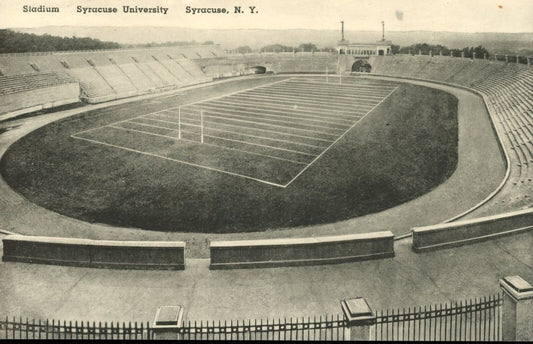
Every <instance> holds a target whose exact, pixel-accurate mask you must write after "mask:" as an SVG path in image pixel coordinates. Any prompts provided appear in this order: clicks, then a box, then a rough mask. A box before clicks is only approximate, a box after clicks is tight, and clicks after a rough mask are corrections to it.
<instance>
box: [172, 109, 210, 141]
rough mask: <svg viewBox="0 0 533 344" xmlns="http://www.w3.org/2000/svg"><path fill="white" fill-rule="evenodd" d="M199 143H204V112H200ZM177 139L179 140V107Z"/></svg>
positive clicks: (179, 112)
mask: <svg viewBox="0 0 533 344" xmlns="http://www.w3.org/2000/svg"><path fill="white" fill-rule="evenodd" d="M199 127H200V143H204V110H200V126H199ZM178 139H179V140H181V139H182V137H181V106H178Z"/></svg>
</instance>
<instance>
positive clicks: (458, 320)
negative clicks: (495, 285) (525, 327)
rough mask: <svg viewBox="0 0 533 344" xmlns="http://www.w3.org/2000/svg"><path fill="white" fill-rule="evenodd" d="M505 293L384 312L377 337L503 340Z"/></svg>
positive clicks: (375, 337) (378, 326)
mask: <svg viewBox="0 0 533 344" xmlns="http://www.w3.org/2000/svg"><path fill="white" fill-rule="evenodd" d="M501 306H502V295H501V294H495V295H492V296H489V297H488V298H487V297H483V298H478V299H474V300H466V301H461V302H453V303H451V304H447V303H446V304H444V305H442V304H440V305H434V306H429V308H428V307H427V306H424V307H414V308H412V309H411V308H408V309H405V308H403V309H396V310H387V311H385V312H384V311H381V312H379V313H378V314H377V319H376V326H375V328H374V339H376V340H410V341H422V340H423V341H426V340H428V341H432V340H438V341H463V340H468V341H501V340H502V331H501V319H502V317H501Z"/></svg>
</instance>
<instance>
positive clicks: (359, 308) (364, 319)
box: [341, 297, 376, 341]
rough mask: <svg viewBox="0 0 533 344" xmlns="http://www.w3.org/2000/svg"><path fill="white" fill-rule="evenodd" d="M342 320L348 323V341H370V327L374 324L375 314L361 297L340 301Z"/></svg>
mask: <svg viewBox="0 0 533 344" xmlns="http://www.w3.org/2000/svg"><path fill="white" fill-rule="evenodd" d="M341 308H342V312H343V313H344V318H345V319H346V320H347V321H348V331H349V332H350V333H349V337H348V339H349V340H352V341H353V340H357V341H360V340H370V332H371V331H370V329H371V326H375V324H376V314H375V313H374V312H373V311H372V309H371V308H370V306H369V305H368V303H367V302H366V300H365V299H364V298H363V297H356V298H353V299H344V300H342V301H341Z"/></svg>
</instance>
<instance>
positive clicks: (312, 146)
mask: <svg viewBox="0 0 533 344" xmlns="http://www.w3.org/2000/svg"><path fill="white" fill-rule="evenodd" d="M134 119H136V118H134ZM134 119H132V120H130V121H129V122H127V123H133V124H138V125H141V126H147V127H153V128H158V129H166V130H171V131H176V130H178V128H175V129H174V128H168V127H161V126H158V125H154V124H147V123H139V122H133V120H134ZM152 121H158V122H164V123H173V124H178V123H176V122H170V121H163V120H157V119H153V120H152ZM209 123H215V124H216V122H209ZM182 125H187V126H190V127H200V126H199V125H196V124H184V123H182ZM109 127H111V128H117V129H118V127H115V124H110V125H109ZM122 129H130V128H122ZM205 129H207V130H216V131H224V132H227V133H232V134H238V135H244V136H249V137H254V138H258V139H266V140H271V141H279V142H284V143H290V144H295V145H299V146H306V147H311V148H319V149H321V148H320V147H319V146H315V145H309V144H305V143H301V142H295V141H287V140H280V139H274V138H270V137H263V136H256V135H249V134H242V133H238V132H235V131H229V130H223V129H216V128H207V127H206V128H205ZM131 130H135V129H131ZM182 131H183V130H182ZM141 132H143V131H141ZM183 132H186V131H183ZM190 133H192V132H190ZM194 134H198V133H194ZM198 135H199V134H198ZM163 136H164V135H163ZM205 136H210V135H205ZM211 137H213V136H211ZM216 138H219V137H218V136H216ZM224 140H226V139H225V138H224ZM242 142H245V141H242ZM246 143H247V142H246ZM268 147H270V146H268ZM271 148H274V149H276V148H275V147H271ZM313 156H314V154H313Z"/></svg>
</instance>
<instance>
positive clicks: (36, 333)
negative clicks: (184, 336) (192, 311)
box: [0, 317, 152, 340]
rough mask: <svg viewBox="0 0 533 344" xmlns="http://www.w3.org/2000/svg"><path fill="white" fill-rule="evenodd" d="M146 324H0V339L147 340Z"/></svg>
mask: <svg viewBox="0 0 533 344" xmlns="http://www.w3.org/2000/svg"><path fill="white" fill-rule="evenodd" d="M151 337H152V336H151V329H150V324H149V323H145V324H144V323H137V322H135V323H133V324H132V323H131V322H129V323H127V324H126V323H124V322H123V323H122V324H120V323H118V322H116V323H114V322H111V323H109V324H108V323H107V322H104V323H102V322H98V323H97V322H94V321H93V322H92V323H91V322H89V321H86V322H83V321H81V322H79V323H78V321H75V322H72V321H69V322H66V321H63V322H61V321H56V320H51V321H50V320H46V321H41V320H39V321H35V319H32V320H31V321H29V320H28V318H26V319H25V320H23V319H22V318H19V319H15V318H13V319H12V320H10V319H8V317H6V318H5V320H4V319H2V320H0V339H132V340H134V339H139V340H140V339H151Z"/></svg>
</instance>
